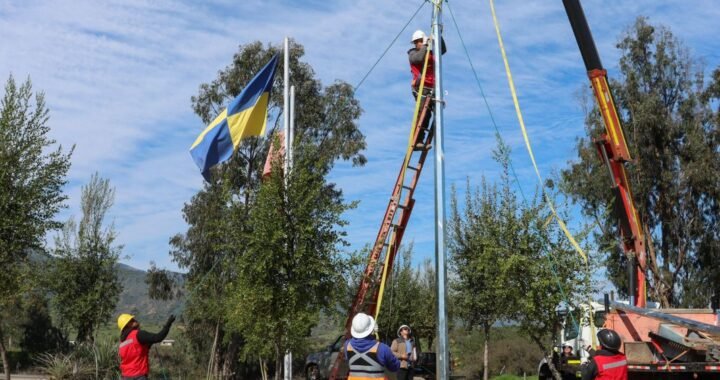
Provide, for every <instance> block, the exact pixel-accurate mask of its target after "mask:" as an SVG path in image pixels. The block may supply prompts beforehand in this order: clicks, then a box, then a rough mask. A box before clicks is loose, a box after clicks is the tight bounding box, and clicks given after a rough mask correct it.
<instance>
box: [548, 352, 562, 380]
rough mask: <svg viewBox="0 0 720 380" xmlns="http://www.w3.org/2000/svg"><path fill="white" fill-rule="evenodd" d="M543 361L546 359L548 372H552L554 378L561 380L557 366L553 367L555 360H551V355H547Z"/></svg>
mask: <svg viewBox="0 0 720 380" xmlns="http://www.w3.org/2000/svg"><path fill="white" fill-rule="evenodd" d="M545 361H547V365H548V368H550V372H552V374H553V377H554V378H555V380H562V375H560V372H559V371H558V370H557V367H555V361H554V360H553V355H550V356H547V357H546V358H545Z"/></svg>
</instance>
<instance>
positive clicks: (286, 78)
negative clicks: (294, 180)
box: [283, 37, 290, 173]
mask: <svg viewBox="0 0 720 380" xmlns="http://www.w3.org/2000/svg"><path fill="white" fill-rule="evenodd" d="M284 50H285V54H284V55H285V57H284V61H283V63H284V64H283V128H284V130H285V173H287V170H288V164H289V162H290V159H289V157H290V156H289V154H288V152H289V151H290V149H289V146H290V133H289V129H290V107H289V103H290V95H289V90H290V39H289V38H288V37H285V49H284Z"/></svg>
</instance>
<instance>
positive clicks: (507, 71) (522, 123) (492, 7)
mask: <svg viewBox="0 0 720 380" xmlns="http://www.w3.org/2000/svg"><path fill="white" fill-rule="evenodd" d="M489 1H490V11H491V13H492V17H493V23H494V24H495V33H496V34H497V38H498V44H499V45H500V53H502V58H503V62H504V63H505V74H507V78H508V84H509V85H510V93H511V94H512V99H513V103H514V104H515V113H516V114H517V118H518V121H519V122H520V129H521V130H522V134H523V138H524V139H525V147H526V148H527V151H528V154H529V155H530V160H531V161H532V164H533V167H534V168H535V174H536V175H537V178H538V182H539V183H540V188H541V189H542V190H543V195H544V196H545V201H546V202H547V204H548V207H549V208H550V211H551V212H552V214H553V216H554V217H555V220H557V223H558V225H559V226H560V229H561V230H562V232H563V234H565V236H566V237H567V239H568V241H570V244H572V246H573V248H575V251H577V253H578V254H579V255H580V256H581V257H582V258H583V260H584V261H585V263H586V264H587V262H588V259H587V255H586V254H585V251H583V249H582V248H581V247H580V244H578V242H577V241H576V240H575V238H574V237H573V235H572V234H571V233H570V230H568V228H567V226H566V225H565V222H564V221H563V220H562V218H560V216H559V215H558V213H557V211H555V205H554V204H553V202H552V200H551V199H550V196H549V195H548V194H547V192H546V191H545V187H544V185H543V180H542V176H541V175H540V170H539V169H538V166H537V163H536V162H535V155H534V154H533V150H532V147H531V146H530V138H529V137H528V133H527V129H526V128H525V121H523V116H522V112H521V111H520V102H519V101H518V98H517V92H516V91H515V83H514V82H513V79H512V72H511V71H510V64H509V63H508V59H507V55H506V54H505V46H504V45H503V40H502V35H501V34H500V24H499V23H498V20H497V16H496V15H495V2H494V1H493V0H489Z"/></svg>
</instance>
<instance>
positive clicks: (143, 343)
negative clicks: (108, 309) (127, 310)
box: [117, 314, 175, 380]
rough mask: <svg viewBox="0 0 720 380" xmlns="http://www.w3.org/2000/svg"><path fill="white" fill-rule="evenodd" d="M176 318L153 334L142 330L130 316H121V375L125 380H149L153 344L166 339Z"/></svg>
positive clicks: (170, 319)
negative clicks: (150, 355) (149, 356)
mask: <svg viewBox="0 0 720 380" xmlns="http://www.w3.org/2000/svg"><path fill="white" fill-rule="evenodd" d="M174 321H175V316H174V315H170V318H168V320H167V322H165V327H163V329H162V330H160V332H158V333H156V334H153V333H150V332H147V331H143V330H140V324H139V323H138V322H137V321H136V320H135V317H134V316H132V315H130V314H120V316H119V317H118V320H117V323H118V328H120V347H119V348H118V354H119V355H120V373H121V375H122V379H123V380H147V378H148V374H149V373H150V362H149V360H148V354H149V353H150V346H151V345H153V343H160V342H162V341H163V339H165V337H166V336H167V334H168V332H169V331H170V326H171V325H172V323H173V322H174Z"/></svg>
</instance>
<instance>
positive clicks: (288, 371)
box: [283, 37, 292, 380]
mask: <svg viewBox="0 0 720 380" xmlns="http://www.w3.org/2000/svg"><path fill="white" fill-rule="evenodd" d="M284 55H285V56H284V62H283V63H284V65H283V66H284V67H283V85H284V86H283V127H284V128H285V178H286V180H287V174H288V168H289V167H290V160H291V159H292V158H291V157H292V156H291V153H290V149H291V148H290V129H291V124H290V123H291V120H292V119H291V115H290V114H291V113H292V108H290V107H288V104H289V103H290V95H289V94H288V90H289V89H290V39H289V38H288V37H285V54H284ZM286 183H287V182H286ZM284 364H285V366H284V367H285V368H284V369H285V371H284V372H285V376H284V379H285V380H292V352H290V351H289V350H288V351H286V352H285V361H284Z"/></svg>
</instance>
